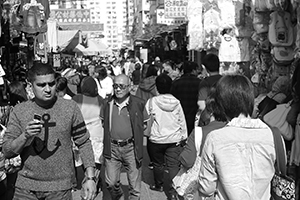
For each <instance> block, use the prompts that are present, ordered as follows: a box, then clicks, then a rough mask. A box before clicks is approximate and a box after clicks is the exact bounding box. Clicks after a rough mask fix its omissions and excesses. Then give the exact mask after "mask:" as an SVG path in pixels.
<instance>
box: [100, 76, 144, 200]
mask: <svg viewBox="0 0 300 200" xmlns="http://www.w3.org/2000/svg"><path fill="white" fill-rule="evenodd" d="M129 87H130V79H129V77H128V76H126V75H125V74H121V75H118V76H116V77H115V79H114V84H113V88H114V95H113V96H112V98H111V99H110V100H108V102H107V103H106V104H105V106H104V108H103V110H102V113H101V117H102V119H103V126H104V151H103V152H104V153H103V156H104V158H105V163H104V165H105V181H106V184H107V189H108V191H109V193H110V195H111V198H112V200H118V199H120V198H121V197H124V194H123V191H122V188H121V183H120V173H121V168H122V166H124V168H125V170H126V172H127V176H128V182H129V199H131V200H138V199H140V194H141V181H142V170H141V168H142V158H143V131H144V124H145V123H146V121H147V120H148V119H149V116H148V114H147V112H146V110H145V102H144V100H142V99H140V98H138V97H136V96H134V95H130V92H129V91H130V88H129Z"/></svg>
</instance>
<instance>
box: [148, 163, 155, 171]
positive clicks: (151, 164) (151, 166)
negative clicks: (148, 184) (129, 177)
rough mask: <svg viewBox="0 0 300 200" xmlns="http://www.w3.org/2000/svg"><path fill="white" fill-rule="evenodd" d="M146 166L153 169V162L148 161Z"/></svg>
mask: <svg viewBox="0 0 300 200" xmlns="http://www.w3.org/2000/svg"><path fill="white" fill-rule="evenodd" d="M148 168H149V169H151V170H153V168H154V167H153V163H152V162H150V163H149V165H148Z"/></svg>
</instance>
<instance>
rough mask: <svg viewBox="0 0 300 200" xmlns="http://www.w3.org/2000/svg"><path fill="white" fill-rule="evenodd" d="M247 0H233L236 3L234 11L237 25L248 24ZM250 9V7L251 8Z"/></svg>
mask: <svg viewBox="0 0 300 200" xmlns="http://www.w3.org/2000/svg"><path fill="white" fill-rule="evenodd" d="M246 1H247V0H237V1H232V3H233V5H234V13H235V19H234V20H235V25H236V26H245V25H246V9H248V8H247V6H246ZM249 10H250V9H249Z"/></svg>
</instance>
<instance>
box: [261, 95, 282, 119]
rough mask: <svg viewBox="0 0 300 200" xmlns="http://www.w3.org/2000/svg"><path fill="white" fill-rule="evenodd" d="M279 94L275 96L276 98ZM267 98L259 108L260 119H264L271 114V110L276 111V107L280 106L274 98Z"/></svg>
mask: <svg viewBox="0 0 300 200" xmlns="http://www.w3.org/2000/svg"><path fill="white" fill-rule="evenodd" d="M276 95H277V93H276V94H275V95H274V96H276ZM274 96H273V97H272V98H270V97H268V96H266V97H265V98H264V99H263V100H262V101H261V102H260V103H259V104H258V106H257V108H258V110H259V113H258V118H260V119H263V117H264V116H265V114H267V113H268V112H270V111H271V110H273V109H275V108H276V106H277V105H278V104H279V103H278V102H277V101H275V100H274V99H273V98H274Z"/></svg>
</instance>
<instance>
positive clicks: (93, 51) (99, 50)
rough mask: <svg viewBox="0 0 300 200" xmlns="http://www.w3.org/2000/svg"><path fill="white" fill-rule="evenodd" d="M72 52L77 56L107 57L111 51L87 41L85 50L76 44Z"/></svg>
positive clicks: (99, 43)
mask: <svg viewBox="0 0 300 200" xmlns="http://www.w3.org/2000/svg"><path fill="white" fill-rule="evenodd" d="M73 52H75V53H77V54H78V55H84V56H93V55H107V54H111V49H109V48H108V47H107V46H106V45H105V44H103V43H101V42H96V41H93V40H89V41H88V47H87V48H85V47H84V46H83V45H81V44H78V45H77V46H76V47H75V49H74V50H73Z"/></svg>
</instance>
